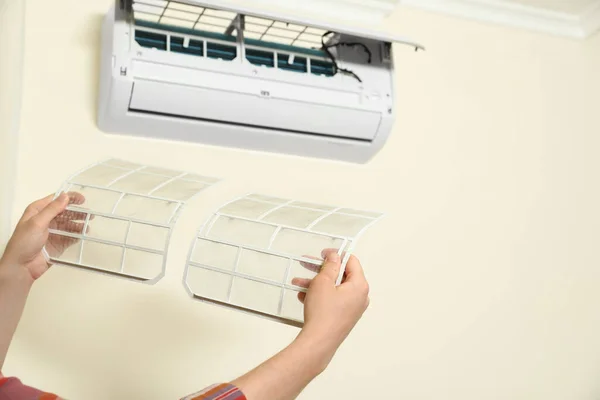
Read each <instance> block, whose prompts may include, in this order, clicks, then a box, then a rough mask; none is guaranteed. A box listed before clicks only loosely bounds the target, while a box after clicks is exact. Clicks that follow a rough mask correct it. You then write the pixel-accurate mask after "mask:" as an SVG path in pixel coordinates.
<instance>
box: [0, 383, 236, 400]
mask: <svg viewBox="0 0 600 400" xmlns="http://www.w3.org/2000/svg"><path fill="white" fill-rule="evenodd" d="M0 400H2V399H1V398H0ZM182 400H247V399H246V396H244V394H243V393H242V391H241V390H240V389H238V388H237V387H235V386H233V385H231V384H228V383H223V384H221V385H214V386H211V387H208V388H206V389H204V390H203V391H201V392H199V393H196V394H193V395H191V396H188V397H185V398H183V399H182Z"/></svg>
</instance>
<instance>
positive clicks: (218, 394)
mask: <svg viewBox="0 0 600 400" xmlns="http://www.w3.org/2000/svg"><path fill="white" fill-rule="evenodd" d="M182 400H246V396H244V394H243V393H242V391H241V390H240V389H238V388H237V387H235V386H233V385H231V384H229V383H223V384H220V385H214V386H211V387H208V388H206V389H204V390H203V391H201V392H199V393H196V394H193V395H191V396H188V397H185V398H183V399H182Z"/></svg>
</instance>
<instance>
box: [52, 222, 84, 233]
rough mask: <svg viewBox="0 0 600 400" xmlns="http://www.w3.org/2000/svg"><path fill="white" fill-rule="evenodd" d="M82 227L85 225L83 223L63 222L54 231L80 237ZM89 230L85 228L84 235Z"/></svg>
mask: <svg viewBox="0 0 600 400" xmlns="http://www.w3.org/2000/svg"><path fill="white" fill-rule="evenodd" d="M84 226H85V223H83V222H73V221H65V222H61V223H59V224H58V225H57V227H56V230H59V231H63V232H69V233H76V234H79V235H82V234H83V227H84ZM89 230H90V227H89V226H88V227H87V228H86V232H85V233H88V232H89Z"/></svg>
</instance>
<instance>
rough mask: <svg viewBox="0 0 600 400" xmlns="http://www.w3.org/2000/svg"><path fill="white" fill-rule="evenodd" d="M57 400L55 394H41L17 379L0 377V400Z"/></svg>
mask: <svg viewBox="0 0 600 400" xmlns="http://www.w3.org/2000/svg"><path fill="white" fill-rule="evenodd" d="M13 399H19V400H59V397H58V396H57V395H55V394H51V393H45V392H41V391H39V390H37V389H34V388H30V387H29V386H25V385H23V383H21V381H20V380H18V379H17V378H5V377H3V376H2V375H0V400H13Z"/></svg>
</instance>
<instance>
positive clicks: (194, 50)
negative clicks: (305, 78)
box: [135, 28, 335, 77]
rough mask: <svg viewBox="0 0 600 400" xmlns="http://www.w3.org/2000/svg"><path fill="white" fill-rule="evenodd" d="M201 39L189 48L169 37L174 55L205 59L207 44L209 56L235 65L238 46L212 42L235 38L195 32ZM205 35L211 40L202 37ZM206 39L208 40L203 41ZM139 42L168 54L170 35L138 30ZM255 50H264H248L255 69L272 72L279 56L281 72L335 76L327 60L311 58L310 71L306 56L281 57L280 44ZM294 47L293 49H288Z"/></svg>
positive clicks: (181, 39)
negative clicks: (259, 67) (269, 69)
mask: <svg viewBox="0 0 600 400" xmlns="http://www.w3.org/2000/svg"><path fill="white" fill-rule="evenodd" d="M194 34H195V35H197V36H196V37H197V38H198V39H189V36H188V39H187V40H189V43H187V46H186V43H185V42H186V38H185V37H183V36H176V35H174V34H169V36H170V51H172V52H175V53H181V54H188V55H192V56H197V57H203V56H204V42H206V56H207V57H208V58H212V59H219V60H225V61H232V60H235V59H236V58H237V55H238V49H237V47H236V46H234V45H229V44H223V43H220V42H216V41H212V40H211V39H214V38H215V37H218V38H219V39H221V40H223V41H230V40H231V38H230V37H228V36H225V35H223V37H220V35H218V34H214V33H212V32H201V31H198V32H194ZM202 35H205V36H207V37H202ZM199 39H204V40H199ZM135 40H136V42H137V43H138V44H139V45H140V46H142V47H146V48H151V49H157V50H163V51H167V34H166V33H165V34H161V33H157V32H154V31H146V30H143V29H139V28H138V29H136V31H135ZM253 43H254V47H259V46H260V45H261V44H262V46H263V47H262V49H256V48H247V49H246V59H247V60H248V61H249V62H250V63H251V64H253V65H256V66H264V67H269V68H275V55H277V69H280V70H284V71H291V72H299V73H309V72H310V73H312V74H314V75H320V76H325V77H332V76H334V75H335V68H334V64H333V63H332V62H330V61H324V60H323V59H319V58H313V57H310V61H311V62H310V71H309V65H308V58H307V57H303V56H296V55H295V54H292V53H278V52H276V51H275V50H273V47H275V49H277V48H279V47H282V46H280V45H278V44H276V43H268V42H264V43H261V42H260V41H257V40H254V41H253ZM285 47H291V46H285ZM295 50H300V52H305V49H295ZM317 54H318V53H317Z"/></svg>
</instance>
